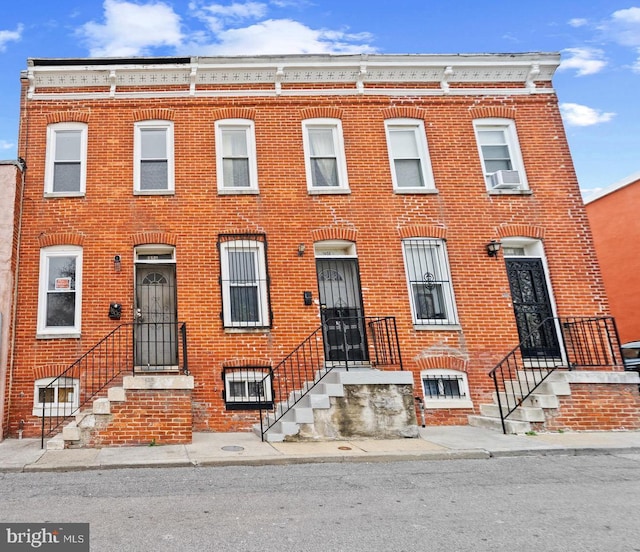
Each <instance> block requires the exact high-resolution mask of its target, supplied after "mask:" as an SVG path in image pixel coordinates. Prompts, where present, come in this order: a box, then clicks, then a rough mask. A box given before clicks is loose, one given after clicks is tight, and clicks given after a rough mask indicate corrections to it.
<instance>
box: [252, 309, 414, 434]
mask: <svg viewBox="0 0 640 552" xmlns="http://www.w3.org/2000/svg"><path fill="white" fill-rule="evenodd" d="M340 328H344V331H342V332H341V331H340ZM357 328H362V329H363V330H364V332H365V334H366V335H365V336H364V338H363V336H358V337H355V336H354V334H353V332H354V331H356V329H357ZM328 331H331V332H332V335H331V337H330V338H329V337H328ZM336 332H337V336H336ZM329 341H330V342H329ZM340 342H341V344H342V349H340V347H339V346H338V345H340ZM363 343H364V347H365V349H364V351H362V350H361V347H362V344H363ZM336 351H338V352H340V351H342V353H341V354H336ZM327 352H329V354H327ZM365 366H366V367H371V366H373V367H378V368H387V369H396V370H402V357H401V355H400V344H399V341H398V332H397V329H396V321H395V318H394V317H390V316H388V317H345V318H332V319H327V320H325V321H324V322H323V324H322V326H320V327H319V328H317V329H316V330H315V331H314V332H312V333H311V335H309V336H308V337H307V338H306V339H305V340H304V341H303V342H302V343H301V344H300V345H298V346H297V347H296V348H295V349H294V350H293V351H292V352H291V353H290V354H289V355H287V356H286V357H285V358H284V359H283V360H282V362H280V363H279V364H278V365H277V366H275V368H274V369H273V371H272V372H270V373H269V374H268V375H266V376H265V377H264V379H263V380H262V383H261V385H260V389H263V390H265V391H264V392H265V396H264V397H261V398H260V401H261V402H264V403H271V404H273V408H272V409H270V410H260V431H261V434H262V439H263V440H264V436H265V433H266V432H267V431H268V430H269V429H270V428H271V427H273V425H274V424H275V423H276V422H277V421H278V420H280V419H281V418H282V417H283V416H284V415H285V414H286V413H287V412H288V411H289V410H291V408H293V406H295V405H296V404H297V403H298V402H299V401H300V400H301V399H302V398H303V397H304V396H305V395H307V393H309V391H310V390H311V389H313V388H314V387H315V386H316V385H317V384H318V383H320V382H321V381H322V379H323V378H324V377H325V376H326V375H327V374H328V373H329V372H331V371H332V370H334V369H336V368H339V369H345V370H347V371H348V370H349V369H350V368H354V367H365ZM267 390H268V391H267ZM267 393H268V394H267ZM265 413H267V416H266V417H265V416H264V415H263V414H265Z"/></svg>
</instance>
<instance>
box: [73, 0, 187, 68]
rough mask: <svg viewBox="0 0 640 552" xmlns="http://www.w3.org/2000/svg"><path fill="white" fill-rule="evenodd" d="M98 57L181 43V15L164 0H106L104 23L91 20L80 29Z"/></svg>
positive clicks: (146, 50) (136, 52) (142, 53)
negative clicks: (140, 0) (145, 0)
mask: <svg viewBox="0 0 640 552" xmlns="http://www.w3.org/2000/svg"><path fill="white" fill-rule="evenodd" d="M78 34H79V35H80V36H81V37H82V38H83V39H84V40H85V42H86V43H87V45H88V46H89V53H90V55H91V56H94V57H102V56H105V57H109V56H124V57H126V56H138V55H147V54H148V53H149V51H150V49H152V48H158V47H163V46H172V47H177V46H179V45H180V43H181V41H182V34H181V32H180V16H178V15H177V14H176V13H175V12H174V11H173V8H172V7H171V6H169V5H167V4H164V3H163V2H157V1H153V0H152V1H151V2H148V3H146V4H134V3H132V2H127V1H126V0H125V1H120V0H105V2H104V23H96V22H95V21H90V22H89V23H85V24H84V25H83V26H82V27H80V29H79V30H78Z"/></svg>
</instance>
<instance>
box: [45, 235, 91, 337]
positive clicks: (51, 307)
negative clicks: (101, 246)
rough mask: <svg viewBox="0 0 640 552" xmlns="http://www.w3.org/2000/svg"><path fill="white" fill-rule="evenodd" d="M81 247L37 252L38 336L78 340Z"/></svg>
mask: <svg viewBox="0 0 640 552" xmlns="http://www.w3.org/2000/svg"><path fill="white" fill-rule="evenodd" d="M81 290H82V248H81V247H76V246H53V247H45V248H44V249H41V250H40V286H39V295H38V329H37V331H38V335H39V336H41V337H58V336H59V337H78V336H79V335H80V314H81V307H82V294H81Z"/></svg>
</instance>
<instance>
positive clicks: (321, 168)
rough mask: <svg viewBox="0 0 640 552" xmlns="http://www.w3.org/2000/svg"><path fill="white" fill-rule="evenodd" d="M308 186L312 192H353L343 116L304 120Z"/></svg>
mask: <svg viewBox="0 0 640 552" xmlns="http://www.w3.org/2000/svg"><path fill="white" fill-rule="evenodd" d="M302 126H303V146H304V154H305V167H306V172H307V188H308V190H309V192H311V193H340V192H348V191H349V182H348V180H347V163H346V159H345V154H344V140H343V137H342V123H341V121H340V120H339V119H307V120H306V121H303V123H302Z"/></svg>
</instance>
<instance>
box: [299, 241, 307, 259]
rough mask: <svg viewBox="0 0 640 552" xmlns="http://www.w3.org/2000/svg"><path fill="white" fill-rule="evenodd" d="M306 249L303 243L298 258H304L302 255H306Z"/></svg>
mask: <svg viewBox="0 0 640 552" xmlns="http://www.w3.org/2000/svg"><path fill="white" fill-rule="evenodd" d="M305 249H306V248H305V246H304V243H301V244H300V245H299V246H298V257H302V255H304V250H305Z"/></svg>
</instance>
